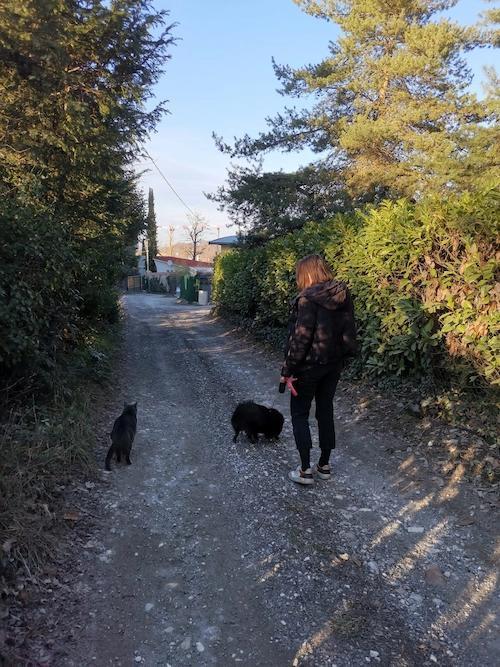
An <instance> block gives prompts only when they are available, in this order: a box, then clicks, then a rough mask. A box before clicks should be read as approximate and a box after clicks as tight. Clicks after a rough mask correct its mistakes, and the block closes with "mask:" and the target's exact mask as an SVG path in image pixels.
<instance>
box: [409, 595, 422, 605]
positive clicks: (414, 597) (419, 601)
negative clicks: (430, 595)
mask: <svg viewBox="0 0 500 667" xmlns="http://www.w3.org/2000/svg"><path fill="white" fill-rule="evenodd" d="M409 599H410V600H411V601H412V602H413V603H414V604H422V602H423V599H424V598H423V597H422V596H421V595H419V594H418V593H411V595H410V597H409Z"/></svg>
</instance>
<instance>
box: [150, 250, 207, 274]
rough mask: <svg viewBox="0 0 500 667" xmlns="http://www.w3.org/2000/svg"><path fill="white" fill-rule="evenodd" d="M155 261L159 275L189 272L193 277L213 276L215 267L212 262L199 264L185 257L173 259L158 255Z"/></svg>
mask: <svg viewBox="0 0 500 667" xmlns="http://www.w3.org/2000/svg"><path fill="white" fill-rule="evenodd" d="M154 259H155V264H156V271H157V272H158V273H181V272H183V273H185V272H186V270H188V271H189V273H190V274H191V275H196V274H197V273H198V274H200V275H203V274H207V275H209V274H211V273H213V271H214V266H213V264H211V263H210V262H199V261H197V260H194V259H184V258H183V257H172V256H169V255H158V256H157V257H155V258H154Z"/></svg>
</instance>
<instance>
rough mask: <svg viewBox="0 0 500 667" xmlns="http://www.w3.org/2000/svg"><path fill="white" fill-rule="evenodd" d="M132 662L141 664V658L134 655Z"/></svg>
mask: <svg viewBox="0 0 500 667" xmlns="http://www.w3.org/2000/svg"><path fill="white" fill-rule="evenodd" d="M134 662H142V657H141V656H140V655H136V656H135V658H134Z"/></svg>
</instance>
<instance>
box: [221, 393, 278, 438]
mask: <svg viewBox="0 0 500 667" xmlns="http://www.w3.org/2000/svg"><path fill="white" fill-rule="evenodd" d="M284 421H285V418H284V417H283V415H282V414H281V412H279V411H278V410H275V409H274V408H266V406H265V405H258V404H257V403H254V402H253V401H245V403H240V404H239V405H238V406H237V407H236V410H235V411H234V412H233V416H232V417H231V424H232V425H233V428H234V438H233V442H236V440H237V439H238V435H239V434H240V431H244V432H245V433H246V434H247V436H248V439H249V440H250V442H257V440H258V439H259V433H262V434H263V435H264V437H265V438H268V439H271V438H272V439H274V438H279V435H280V433H281V430H282V428H283V423H284Z"/></svg>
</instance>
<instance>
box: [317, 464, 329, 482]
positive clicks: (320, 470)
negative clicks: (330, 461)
mask: <svg viewBox="0 0 500 667" xmlns="http://www.w3.org/2000/svg"><path fill="white" fill-rule="evenodd" d="M314 472H315V473H316V475H317V476H318V477H319V479H323V480H328V479H331V478H332V471H331V468H330V466H329V465H326V466H321V467H320V466H319V465H315V466H314Z"/></svg>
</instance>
